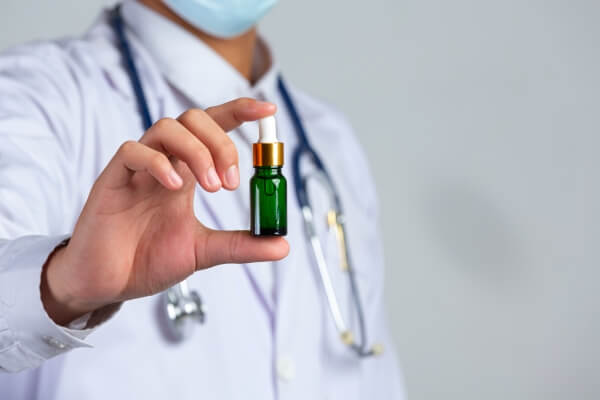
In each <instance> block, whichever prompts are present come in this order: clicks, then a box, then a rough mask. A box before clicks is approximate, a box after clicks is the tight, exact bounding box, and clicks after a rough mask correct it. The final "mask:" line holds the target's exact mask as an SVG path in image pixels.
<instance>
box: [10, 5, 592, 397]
mask: <svg viewBox="0 0 600 400" xmlns="http://www.w3.org/2000/svg"><path fill="white" fill-rule="evenodd" d="M107 3H108V0H106V1H102V0H87V1H67V0H60V1H59V0H55V1H35V0H3V1H2V4H1V5H0V48H4V47H6V46H8V45H11V44H14V43H19V42H22V41H25V40H29V39H33V38H49V37H54V36H58V35H65V34H77V33H79V32H81V31H82V30H83V29H84V28H85V27H86V26H88V25H89V24H90V22H91V21H92V20H93V18H94V17H95V15H96V13H97V10H98V9H99V7H100V6H101V5H103V4H107ZM598 21H600V3H599V2H597V1H593V0H590V1H585V0H570V1H566V0H563V1H557V0H546V1H542V0H530V1H518V0H504V1H489V0H487V1H481V0H479V1H477V0H455V1H452V2H449V1H443V0H370V1H368V2H367V1H361V2H358V1H354V2H352V1H348V0H328V1H318V0H303V1H291V0H282V1H281V4H280V5H279V6H278V7H277V8H276V9H275V10H274V11H273V12H272V14H271V15H269V16H268V17H267V18H266V20H265V21H264V24H263V32H264V33H265V34H266V35H267V36H269V37H270V39H271V41H272V43H273V45H274V47H275V49H276V52H277V55H278V57H279V59H280V62H281V63H282V65H283V67H284V70H285V71H286V75H287V76H288V78H291V79H292V80H294V81H295V82H296V83H297V84H299V85H300V86H304V88H305V89H306V90H308V91H309V92H311V93H313V94H314V95H317V96H319V97H322V98H326V99H328V100H330V101H331V102H333V103H336V104H337V105H338V106H339V107H340V108H341V109H342V110H344V111H345V112H346V113H347V115H348V116H349V118H350V120H351V121H352V122H353V124H354V126H355V128H356V130H357V132H358V133H359V136H360V139H361V141H362V142H363V143H364V145H365V147H366V149H367V151H368V154H369V156H370V159H371V162H372V166H373V167H372V168H373V171H374V172H375V174H376V175H377V183H378V185H379V191H380V195H381V198H382V207H383V217H384V219H383V226H384V229H385V232H384V233H385V245H386V248H387V274H388V280H387V300H388V307H389V314H390V318H391V326H392V329H393V332H394V336H395V339H396V342H397V347H398V354H399V357H400V358H401V360H402V363H403V367H404V372H405V375H406V381H407V385H408V392H409V395H410V398H411V399H424V400H430V399H461V400H480V399H502V400H504V399H527V400H534V399H539V400H542V399H543V400H546V399H549V400H551V399H578V400H579V399H598V398H600V366H599V363H600V346H599V345H598V338H599V337H600V301H599V299H598V298H599V296H598V286H599V281H600V272H599V271H600V250H599V247H600V246H599V244H600V243H599V240H598V236H599V234H600V212H599V210H600V208H599V205H598V204H599V201H600V184H599V180H600V179H599V178H600V173H599V171H600V170H599V168H600V163H599V162H598V161H597V153H598V149H599V146H600V138H599V134H600V95H599V94H598V93H600V72H599V71H600V51H599V49H600V24H599V23H598Z"/></svg>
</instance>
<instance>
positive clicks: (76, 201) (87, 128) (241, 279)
mask: <svg viewBox="0 0 600 400" xmlns="http://www.w3.org/2000/svg"><path fill="white" fill-rule="evenodd" d="M122 12H123V17H124V19H125V22H126V25H127V35H128V38H129V40H130V44H131V46H132V48H133V52H134V57H135V62H136V64H137V66H138V68H139V70H140V74H141V78H142V83H143V87H144V90H145V91H146V95H147V97H148V103H149V107H150V111H151V114H152V116H153V117H154V118H155V119H158V118H159V117H165V116H168V117H176V116H177V115H179V114H180V113H181V112H183V111H184V110H186V109H188V108H191V107H203V108H204V107H208V106H210V105H216V104H220V103H223V102H225V101H228V100H231V99H234V98H237V97H241V96H249V97H257V98H262V99H266V100H269V101H272V102H275V103H277V104H278V105H279V112H278V114H277V120H278V124H279V127H280V129H279V134H280V138H281V140H282V141H284V142H285V143H286V149H287V160H290V159H291V153H292V151H293V149H294V148H295V147H296V142H297V141H296V136H295V131H294V130H293V128H292V125H291V122H290V119H289V115H288V113H287V110H286V109H285V105H284V104H283V102H282V99H281V97H280V95H279V93H278V91H277V89H276V77H277V75H278V73H279V71H278V68H277V65H276V63H274V64H273V66H272V67H271V68H270V69H269V70H268V72H267V73H266V74H265V75H264V77H263V78H262V79H261V80H260V81H259V82H258V83H256V84H255V85H254V86H250V85H249V84H248V83H247V81H245V80H244V79H243V78H242V77H241V76H240V75H239V74H238V73H237V72H236V71H235V70H234V69H232V68H231V67H230V66H229V65H228V64H227V63H226V62H225V61H224V60H223V59H221V58H220V57H219V56H218V55H216V54H215V53H214V52H212V51H211V50H210V49H209V48H208V47H207V46H205V45H204V44H203V43H202V42H201V41H199V40H197V39H196V38H194V37H193V36H191V35H190V34H188V33H187V32H186V31H184V30H183V29H181V28H179V27H178V26H176V25H174V24H172V23H170V22H169V21H167V20H166V19H164V18H162V17H160V16H159V15H157V14H155V13H153V12H152V11H150V10H149V9H147V8H145V7H143V6H142V5H140V4H138V3H136V2H132V1H130V2H126V3H125V4H124V5H123V9H122ZM263 50H264V51H262V52H259V53H260V54H259V56H260V57H258V59H259V60H260V59H261V58H262V59H263V60H264V59H265V57H269V53H268V50H267V48H266V45H265V46H263ZM292 89H293V90H292V95H293V97H294V99H295V100H296V103H297V107H298V109H299V111H300V113H301V116H302V118H303V120H304V122H305V124H306V128H307V131H308V135H309V140H310V141H311V142H312V144H313V146H314V147H315V149H316V151H317V152H319V153H320V154H321V156H322V158H323V159H324V161H325V164H326V165H327V167H328V168H329V170H330V172H331V173H332V175H333V179H334V181H335V182H336V184H337V187H338V190H339V191H340V193H341V197H342V200H343V203H344V206H345V210H346V213H347V220H348V222H347V226H348V230H349V231H348V236H349V241H350V246H351V249H350V251H351V255H352V259H353V261H354V263H355V268H356V270H357V272H356V275H357V280H358V285H359V289H360V293H361V296H362V299H363V302H364V308H365V314H366V324H367V327H368V332H369V335H368V336H369V337H368V340H369V342H371V343H372V342H380V343H383V345H384V347H385V349H386V351H385V352H384V354H383V355H382V356H380V357H377V358H370V359H364V360H359V359H358V358H357V357H356V356H355V355H354V354H353V353H352V352H350V351H349V350H348V349H347V348H346V347H345V346H344V345H343V344H341V342H340V340H339V338H338V337H337V333H336V330H335V328H334V325H333V322H332V319H331V317H330V315H329V311H328V308H327V307H326V304H325V302H324V297H323V292H322V290H321V287H320V286H319V285H320V282H319V281H318V280H317V276H316V272H315V266H314V263H313V261H312V258H311V253H310V250H309V247H308V245H307V242H306V240H305V237H304V232H303V225H302V220H301V216H300V211H299V207H298V203H297V200H296V198H295V192H294V182H293V180H292V173H291V172H292V171H291V165H290V164H291V163H290V162H288V163H287V164H286V165H285V166H284V168H283V170H284V174H285V175H287V177H288V184H289V193H288V203H289V204H288V218H289V221H288V226H289V228H288V229H289V233H288V237H287V239H288V240H289V242H290V245H291V246H290V247H291V250H290V254H289V256H288V257H287V258H286V259H284V260H283V261H281V262H276V263H255V264H250V265H223V266H219V267H216V268H212V269H208V270H205V271H201V272H198V273H196V274H195V275H193V276H192V277H191V278H190V279H189V283H190V286H191V287H192V288H194V289H197V290H198V291H199V293H200V294H201V296H202V298H203V300H204V302H205V304H206V307H207V320H206V324H205V325H203V326H198V327H197V328H196V330H195V333H194V335H193V336H192V338H191V339H190V340H188V341H185V342H183V343H179V344H176V343H173V342H170V341H168V340H167V339H166V336H165V335H164V326H163V325H162V322H161V318H160V316H161V315H162V314H161V313H162V312H163V309H162V307H161V304H162V303H161V297H160V295H156V296H151V297H147V298H142V299H137V300H133V301H128V302H126V303H124V304H123V305H122V307H121V308H120V309H119V310H118V311H116V312H115V313H113V314H109V315H107V316H105V318H103V319H104V322H102V323H100V324H99V325H97V326H94V327H92V328H90V329H80V328H82V326H78V325H77V323H75V325H72V326H70V328H71V329H69V328H64V327H60V326H57V325H56V324H54V323H53V322H52V321H51V320H50V319H49V318H48V316H47V314H46V313H45V311H44V309H43V307H42V304H41V301H40V297H39V283H40V271H41V267H42V265H43V264H44V261H45V260H46V258H47V256H48V254H49V253H50V252H51V251H52V249H53V248H54V247H55V246H56V245H57V244H58V243H59V242H60V241H61V240H62V239H63V238H65V237H67V236H69V233H70V232H72V229H73V226H74V224H75V222H76V220H77V216H78V214H79V212H80V210H81V208H82V207H83V205H84V202H85V200H86V198H87V196H88V192H89V190H90V188H91V185H92V184H93V182H94V180H95V179H96V177H97V176H98V174H99V173H100V171H101V170H102V169H103V168H104V166H105V165H106V164H107V163H108V161H109V159H110V158H111V157H112V155H113V154H114V153H115V151H116V150H117V148H118V147H119V145H120V144H121V143H123V142H124V141H126V140H129V139H138V138H139V137H140V136H141V135H142V133H143V128H142V121H141V118H140V115H139V113H138V109H137V106H136V102H135V96H134V94H133V91H132V89H131V85H130V82H129V78H128V75H127V74H126V71H125V70H124V68H123V66H122V59H121V55H120V53H119V51H118V50H117V47H116V44H115V37H114V35H113V33H112V31H111V29H110V26H109V25H108V23H107V20H106V14H103V15H102V16H101V17H100V19H99V21H98V22H97V23H96V24H95V25H94V27H93V28H92V29H91V30H90V31H89V32H88V33H87V34H85V35H84V36H83V37H82V38H77V39H67V40H62V41H54V42H41V43H35V44H29V45H25V46H20V47H17V48H14V49H11V50H9V51H7V52H5V53H4V54H2V55H1V56H0V238H2V239H0V370H5V371H10V372H16V371H21V372H16V373H12V374H11V373H0V398H1V399H3V400H4V399H11V400H13V399H15V400H16V399H45V400H51V399H60V400H71V399H73V400H74V399H83V398H85V399H102V400H105V399H127V398H139V399H168V398H178V399H284V400H285V399H290V400H291V399H298V400H300V399H302V400H305V399H323V398H330V399H345V400H350V399H364V398H372V399H401V398H403V396H404V393H403V387H402V383H401V377H400V374H399V370H398V367H397V364H396V360H395V356H394V347H393V344H392V343H391V339H390V336H389V332H388V329H387V327H386V322H385V315H384V306H383V291H382V288H383V259H382V249H381V240H380V237H379V231H378V221H377V218H378V215H377V204H376V194H375V190H374V186H373V183H372V177H371V175H370V172H369V170H368V166H367V162H366V160H365V156H364V154H363V151H362V149H361V147H360V145H359V144H358V142H357V140H356V138H355V137H354V135H353V133H352V131H351V128H350V126H349V125H348V123H347V122H346V120H345V119H344V118H343V117H342V116H341V115H340V114H339V113H338V112H336V111H335V110H333V109H332V108H331V107H330V106H328V105H326V104H323V103H322V102H319V101H317V100H315V99H313V98H311V97H309V96H307V95H305V94H304V93H302V92H300V91H298V90H296V89H295V88H292ZM255 125H256V124H253V123H248V124H245V125H244V126H242V127H241V128H240V129H238V130H236V131H234V132H232V133H230V135H231V137H232V138H233V140H234V142H235V144H236V146H237V148H238V151H239V159H240V167H241V168H240V169H241V186H240V188H239V189H238V190H237V191H235V192H228V191H224V190H222V191H220V192H218V193H215V194H209V193H206V192H204V191H203V190H202V189H200V188H199V189H198V190H197V191H196V198H195V212H196V215H197V217H198V218H199V219H200V220H201V221H202V222H203V223H205V224H206V225H208V226H211V227H214V228H224V229H247V228H248V225H249V215H248V210H249V196H248V180H249V178H250V175H251V174H252V173H253V168H252V162H251V143H252V142H253V141H255V140H256V137H257V129H256V126H255ZM311 193H312V194H313V196H314V199H315V200H314V202H315V203H316V206H315V208H316V213H317V215H319V216H324V210H325V209H324V207H325V206H324V204H323V201H322V200H323V198H324V195H323V193H322V192H319V191H318V190H316V189H315V190H312V191H311ZM319 223H320V227H321V230H322V232H325V219H324V218H322V219H319ZM322 238H323V240H326V241H328V243H329V246H326V252H327V258H328V260H329V262H330V263H331V265H334V266H335V265H337V264H336V258H337V253H336V248H335V246H333V243H332V242H331V240H330V237H328V236H327V235H326V234H325V233H322ZM331 271H332V274H333V280H334V282H335V284H336V287H337V289H338V293H339V296H340V297H341V304H342V305H343V307H344V310H348V309H349V308H348V307H347V306H348V304H349V296H348V286H347V281H346V280H345V278H344V277H343V275H342V274H341V272H339V271H338V268H331ZM351 321H352V323H353V324H354V326H355V322H356V321H355V318H352V319H351ZM92 331H94V333H93V335H91V336H89V337H88V335H89V334H90V332H92ZM55 356H58V357H55Z"/></svg>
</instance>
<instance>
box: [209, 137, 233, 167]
mask: <svg viewBox="0 0 600 400" xmlns="http://www.w3.org/2000/svg"><path fill="white" fill-rule="evenodd" d="M224 138H225V140H223V141H221V143H219V145H218V146H216V148H215V158H216V159H218V160H219V161H220V162H222V163H225V164H232V163H235V162H236V161H237V159H238V153H237V148H236V147H235V144H234V143H233V141H232V140H231V139H229V137H228V136H224Z"/></svg>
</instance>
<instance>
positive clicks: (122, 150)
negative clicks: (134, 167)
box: [117, 140, 138, 156]
mask: <svg viewBox="0 0 600 400" xmlns="http://www.w3.org/2000/svg"><path fill="white" fill-rule="evenodd" d="M137 145H138V142H136V141H135V140H127V141H125V142H123V144H121V146H120V147H119V150H118V151H117V153H119V154H121V155H124V156H127V155H128V154H131V153H132V152H133V151H134V150H135V148H136V147H137Z"/></svg>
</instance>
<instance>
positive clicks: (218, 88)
mask: <svg viewBox="0 0 600 400" xmlns="http://www.w3.org/2000/svg"><path fill="white" fill-rule="evenodd" d="M121 13H122V16H123V19H124V21H125V24H126V25H127V27H128V28H129V29H130V30H131V31H132V32H133V34H134V35H135V36H136V38H137V39H138V40H139V41H140V42H141V44H142V46H143V47H144V48H145V49H146V50H147V51H148V52H149V53H150V55H151V56H152V58H153V60H154V62H155V63H156V64H157V65H158V68H159V70H160V71H161V73H163V74H164V76H165V77H166V78H167V80H168V81H169V83H170V84H172V85H173V86H174V87H175V88H177V89H178V90H179V91H180V92H182V93H183V94H184V95H185V96H186V97H188V98H189V99H190V100H191V101H192V103H194V104H195V105H196V106H197V107H201V108H206V107H209V106H213V105H218V104H222V103H225V102H227V101H229V100H232V99H234V98H237V97H243V96H248V97H258V98H260V99H263V100H269V99H274V98H275V92H276V86H277V75H278V66H277V65H276V64H275V63H274V62H272V60H270V59H271V52H270V49H269V47H268V45H267V43H266V42H265V41H264V40H263V39H262V38H261V39H259V41H258V45H257V49H256V56H255V59H256V61H257V62H256V63H255V64H257V65H255V67H258V68H260V65H259V64H260V63H265V62H266V63H268V62H269V61H271V65H270V67H269V68H268V70H267V71H266V72H265V73H264V74H263V76H262V77H261V78H260V79H259V80H258V81H257V82H256V83H255V84H254V85H251V84H250V83H249V82H248V81H247V80H246V79H245V78H244V77H243V76H242V75H241V74H240V73H239V72H238V71H237V70H236V69H235V68H233V67H232V66H231V65H230V64H229V63H228V62H227V61H226V60H225V59H223V58H222V57H221V56H220V55H219V54H218V53H216V52H215V51H214V50H213V49H212V48H210V47H209V46H208V45H206V44H205V43H204V42H203V41H202V40H200V39H198V38H197V37H195V36H194V35H192V34H191V33H189V32H188V31H186V30H185V29H183V28H182V27H180V26H178V25H177V24H175V23H173V22H171V21H170V20H168V19H167V18H164V17H162V16H161V15H159V14H157V13H156V12H154V11H152V10H151V9H149V8H148V7H146V6H144V5H142V4H140V3H139V2H137V1H126V2H124V3H123V4H122V6H121Z"/></svg>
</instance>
